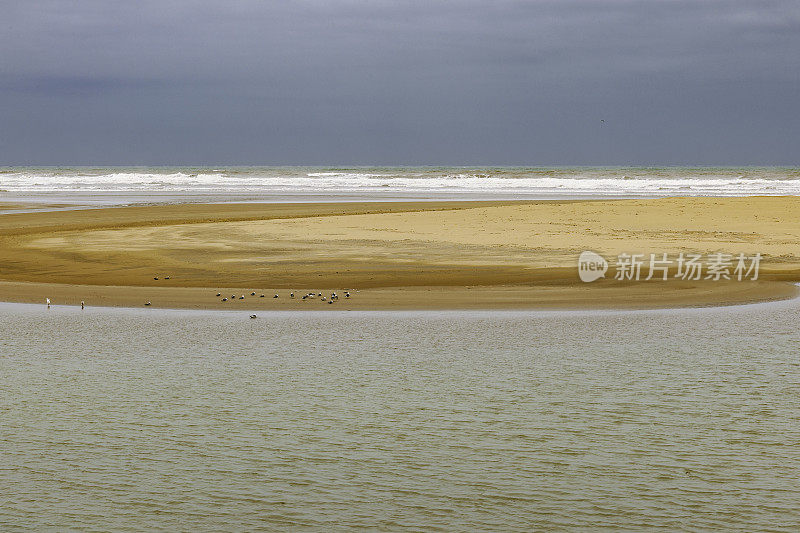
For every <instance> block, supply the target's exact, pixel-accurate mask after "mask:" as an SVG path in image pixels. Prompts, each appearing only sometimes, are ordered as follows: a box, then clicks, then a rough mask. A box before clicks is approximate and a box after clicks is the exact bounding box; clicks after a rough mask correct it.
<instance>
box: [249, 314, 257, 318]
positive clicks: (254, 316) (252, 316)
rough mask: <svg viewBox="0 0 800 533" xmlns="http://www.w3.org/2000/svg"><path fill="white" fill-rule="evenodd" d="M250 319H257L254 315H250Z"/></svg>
mask: <svg viewBox="0 0 800 533" xmlns="http://www.w3.org/2000/svg"><path fill="white" fill-rule="evenodd" d="M250 318H258V317H257V316H256V315H250Z"/></svg>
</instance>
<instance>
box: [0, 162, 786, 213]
mask: <svg viewBox="0 0 800 533" xmlns="http://www.w3.org/2000/svg"><path fill="white" fill-rule="evenodd" d="M798 194H800V168H779V167H739V168H712V167H702V168H688V167H664V168H643V167H541V168H535V167H531V168H524V167H355V168H335V167H325V168H323V167H58V168H52V167H51V168H34V167H0V201H3V200H6V201H9V200H11V201H17V200H18V201H42V200H44V201H50V202H53V201H67V202H69V201H77V202H81V203H87V204H106V205H119V204H141V203H154V202H155V203H160V202H164V203H170V202H185V201H211V202H218V201H262V202H263V201H271V202H280V201H300V200H302V201H307V200H327V201H348V200H353V201H357V200H395V199H399V200H407V199H439V200H444V199H462V200H475V199H487V200H499V199H577V198H659V197H666V196H752V195H770V196H776V195H798Z"/></svg>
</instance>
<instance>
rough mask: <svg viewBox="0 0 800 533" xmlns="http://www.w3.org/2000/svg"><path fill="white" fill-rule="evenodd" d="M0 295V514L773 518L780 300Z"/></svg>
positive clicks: (778, 495)
mask: <svg viewBox="0 0 800 533" xmlns="http://www.w3.org/2000/svg"><path fill="white" fill-rule="evenodd" d="M149 311H150V310H141V311H140V310H136V311H125V310H106V311H101V310H92V309H88V310H87V311H85V312H84V313H81V312H80V311H79V310H75V309H61V308H55V309H53V310H52V311H51V312H49V313H48V312H46V311H44V310H43V309H42V308H41V307H32V306H31V307H28V306H20V307H14V308H12V307H8V306H6V307H0V450H2V454H0V479H1V480H2V488H0V493H1V494H2V497H0V529H3V530H5V531H15V530H23V529H51V530H66V529H70V528H72V529H80V530H116V531H136V530H169V531H176V530H189V529H192V530H198V531H210V530H245V529H247V530H251V529H272V530H274V529H289V528H291V529H301V530H320V531H321V530H326V531H328V530H351V529H359V528H370V529H378V530H404V529H409V530H419V529H423V528H424V529H426V530H448V531H450V530H462V531H481V530H487V531H488V530H494V531H497V530H507V531H530V530H535V529H572V530H585V529H587V528H614V529H621V530H637V531H641V530H645V529H661V530H676V529H688V530H731V529H745V530H767V529H769V530H786V531H790V530H797V528H798V527H799V526H800V510H799V509H800V505H798V504H800V488H798V485H797V480H798V479H800V442H798V441H800V426H798V424H797V420H798V419H800V399H799V398H800V396H798V394H797V391H798V385H800V361H798V348H800V333H798V329H797V324H798V319H800V307H799V306H798V303H797V302H792V303H781V304H768V305H762V306H750V307H741V308H735V309H728V310H692V311H660V312H639V313H625V312H618V313H578V314H575V313H573V314H570V313H549V314H547V313H521V312H499V313H498V312H495V313H481V312H428V313H400V312H396V313H390V312H387V313H371V314H367V313H355V312H353V313H345V312H342V313H325V314H314V313H295V314H290V313H273V314H263V315H262V316H261V317H260V318H259V319H258V320H249V319H248V318H247V316H246V315H243V314H239V313H211V312H184V311H180V312H178V311H175V312H171V311H156V310H152V311H153V312H149Z"/></svg>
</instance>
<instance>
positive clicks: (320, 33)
mask: <svg viewBox="0 0 800 533" xmlns="http://www.w3.org/2000/svg"><path fill="white" fill-rule="evenodd" d="M7 4H8V5H7V6H5V5H4V6H3V11H4V15H5V16H4V21H3V22H0V120H2V121H3V123H4V124H6V125H7V127H6V129H5V130H4V132H3V133H2V134H0V135H1V136H0V159H1V161H0V163H2V162H5V163H113V162H119V163H143V164H154V163H203V162H207V163H215V162H218V163H264V164H270V163H276V164H278V163H298V164H301V163H322V164H325V163H330V164H369V163H397V164H415V163H425V164H428V163H430V164H436V163H443V164H448V163H449V164H458V163H463V164H480V163H487V164H489V163H494V164H503V163H507V164H625V163H653V164H657V163H688V164H700V163H709V164H720V163H729V164H744V163H752V164H765V163H781V164H791V163H797V154H796V150H795V149H794V146H795V145H796V144H797V142H798V140H800V139H798V133H797V131H798V129H797V128H798V126H800V124H799V123H798V122H799V121H800V119H798V117H799V116H800V103H798V99H797V98H796V95H797V93H798V83H799V82H800V57H799V56H800V54H797V50H800V31H798V29H800V6H799V5H798V4H797V3H796V2H793V1H779V0H778V1H763V2H762V1H751V0H729V1H727V0H726V1H723V0H711V1H682V0H650V1H647V0H641V1H636V0H593V1H589V0H575V1H572V0H559V1H535V0H534V1H503V0H500V1H495V2H484V1H477V0H464V1H460V2H455V1H413V2H412V1H399V2H384V1H339V2H332V1H298V2H279V1H246V0H240V1H236V0H234V1H230V2H210V1H191V2H190V1H181V0H175V1H172V2H162V1H154V0H145V1H143V2H122V1H100V0H82V1H63V0H61V1H31V2H7ZM76 97H80V98H79V100H76ZM601 117H603V118H605V119H606V122H605V126H604V128H603V129H602V130H600V129H598V128H599V127H598V124H599V118H601ZM67 129H70V130H71V131H72V134H71V135H70V136H61V135H58V134H57V133H54V132H61V131H64V130H67Z"/></svg>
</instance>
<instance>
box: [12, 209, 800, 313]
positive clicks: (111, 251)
mask: <svg viewBox="0 0 800 533" xmlns="http://www.w3.org/2000/svg"><path fill="white" fill-rule="evenodd" d="M798 244H800V198H797V197H748V198H667V199H657V200H638V199H637V200H594V201H520V202H508V201H495V202H441V201H436V202H385V203H381V202H361V203H355V202H354V203H314V204H310V203H307V204H186V205H163V206H149V207H124V208H109V209H82V210H73V211H56V212H35V213H7V214H3V215H0V247H1V248H2V250H3V254H2V256H0V300H3V301H15V302H42V301H43V300H44V298H45V297H49V298H51V300H52V301H53V303H54V304H56V305H62V304H67V305H77V304H79V302H80V301H81V300H84V301H86V303H87V305H104V306H141V305H143V304H144V302H146V301H150V302H152V306H153V307H170V308H171V307H175V308H209V309H214V308H222V309H243V310H244V309H287V310H289V309H303V310H309V309H325V310H328V309H460V308H487V309H489V308H542V309H565V308H567V309H568V308H657V307H681V306H707V305H725V304H738V303H750V302H756V301H764V300H775V299H784V298H789V297H792V296H793V295H794V294H795V293H796V286H795V285H794V284H793V282H798V281H800V247H798ZM584 250H593V251H595V252H598V253H600V254H602V255H603V256H604V257H606V258H608V259H611V258H616V256H617V255H618V254H621V253H642V254H645V256H649V254H650V253H657V254H661V253H668V254H670V255H671V256H677V255H678V254H679V253H681V252H683V253H699V254H711V253H715V252H723V253H728V254H739V253H744V254H747V255H752V254H756V253H760V254H762V256H763V259H762V263H761V269H760V275H759V279H758V281H750V280H745V281H735V280H733V281H711V280H697V281H683V280H674V279H671V280H669V281H661V280H651V281H648V282H645V281H638V282H637V281H624V282H623V281H617V280H614V279H613V271H609V273H608V274H607V278H606V279H603V280H599V281H596V282H594V283H591V284H587V283H583V282H581V281H580V279H579V278H578V275H577V265H576V261H577V257H578V255H579V254H580V253H581V252H582V251H584ZM167 277H169V279H165V278H167ZM154 278H158V279H157V280H156V279H154ZM345 290H349V291H350V293H351V298H349V299H346V300H345V299H344V298H340V299H339V300H338V301H337V302H336V305H323V302H321V300H320V299H319V298H316V299H314V300H302V299H301V298H300V296H301V295H302V294H306V293H308V292H315V293H318V292H324V293H325V294H326V295H327V294H329V293H330V292H331V291H337V292H339V293H340V294H343V292H344V291H345ZM290 291H294V292H295V294H296V297H295V298H294V299H292V298H290V297H289V292H290ZM218 292H219V293H220V294H221V295H222V296H220V297H217V296H216V294H217V293H218ZM252 292H256V295H255V296H252V295H251V293H252ZM234 294H235V295H237V298H236V300H235V301H233V300H230V301H228V302H222V301H221V298H222V297H223V296H227V297H228V298H229V299H230V297H231V296H232V295H234ZM261 294H264V295H265V296H264V298H261V297H260V295H261ZM275 294H278V296H279V297H278V298H273V296H274V295H275ZM241 295H245V299H244V300H240V299H239V298H238V297H239V296H241Z"/></svg>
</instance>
